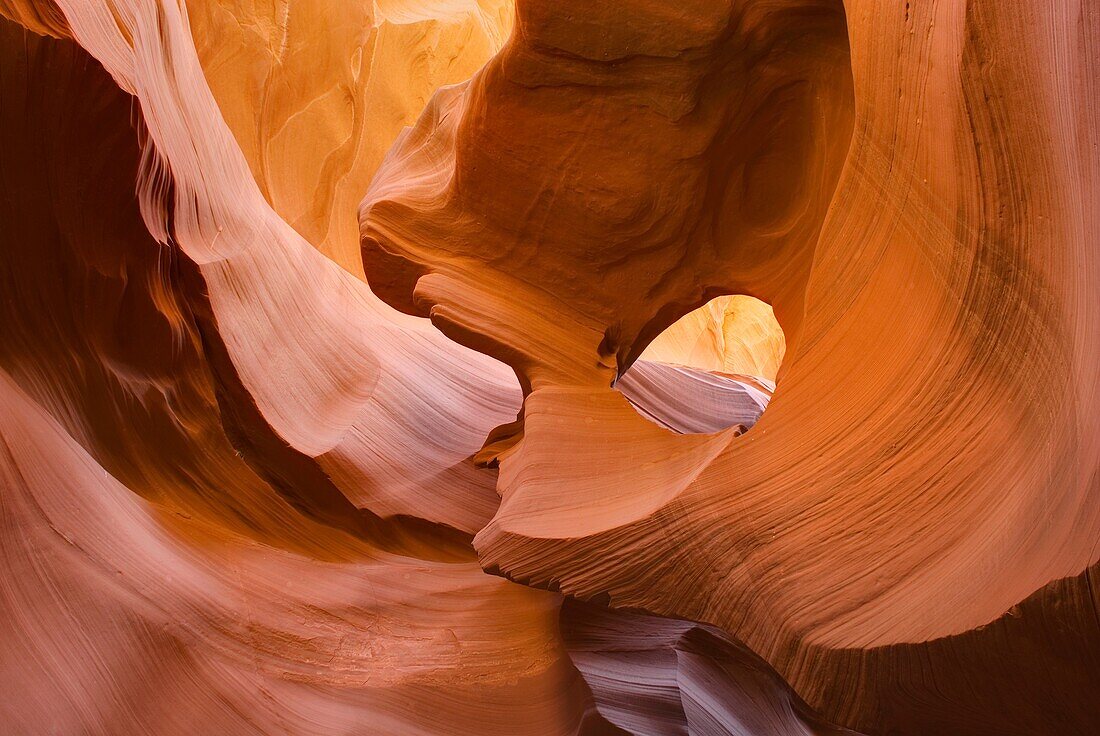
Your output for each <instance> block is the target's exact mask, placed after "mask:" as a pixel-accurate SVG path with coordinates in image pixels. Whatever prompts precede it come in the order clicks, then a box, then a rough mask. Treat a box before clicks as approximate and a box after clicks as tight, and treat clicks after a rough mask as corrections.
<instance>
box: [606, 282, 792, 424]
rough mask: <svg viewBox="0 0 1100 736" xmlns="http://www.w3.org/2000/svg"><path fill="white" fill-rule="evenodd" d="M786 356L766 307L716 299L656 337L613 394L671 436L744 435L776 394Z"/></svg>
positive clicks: (741, 299)
mask: <svg viewBox="0 0 1100 736" xmlns="http://www.w3.org/2000/svg"><path fill="white" fill-rule="evenodd" d="M785 350H786V339H785V337H784V334H783V329H782V328H781V327H780V326H779V323H778V322H777V321H776V319H775V314H774V313H773V312H772V308H771V306H770V305H768V304H767V303H766V302H763V301H761V300H759V299H756V298H754V297H751V296H745V295H741V294H737V295H727V296H720V297H717V298H715V299H712V300H710V301H709V302H707V303H706V304H704V305H703V306H701V307H699V308H698V309H695V310H694V311H692V312H689V313H688V314H686V315H684V316H683V317H681V318H680V319H679V320H677V321H676V322H675V323H673V324H672V325H671V326H670V327H668V328H667V329H666V330H665V331H664V332H662V333H661V334H659V335H658V336H657V337H656V338H655V339H654V340H653V342H651V343H650V344H649V345H648V346H647V347H646V349H645V351H644V352H643V353H642V355H641V358H639V360H638V361H637V362H636V363H634V365H632V366H631V367H630V369H629V370H627V371H626V373H624V374H623V376H622V377H621V378H620V379H619V381H618V383H617V384H616V387H617V388H618V390H619V391H621V392H622V393H623V395H624V396H625V397H626V398H627V400H628V401H629V402H630V403H631V405H632V406H633V407H634V408H635V409H636V410H637V411H638V413H639V414H641V415H642V416H644V417H645V418H646V419H649V420H650V421H652V422H654V423H656V424H658V425H660V426H662V427H666V428H667V429H671V430H672V431H674V432H679V433H681V434H700V433H709V432H717V431H720V430H723V429H727V428H729V427H733V426H736V425H741V426H742V427H744V428H745V429H746V430H748V429H749V428H750V427H752V425H753V424H755V423H756V421H757V420H758V419H759V418H760V416H761V415H762V414H763V413H764V410H765V409H766V408H767V406H768V401H769V400H770V399H771V396H772V392H773V391H775V381H776V376H777V374H778V372H779V367H780V365H781V364H782V362H783V355H784V352H785Z"/></svg>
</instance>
